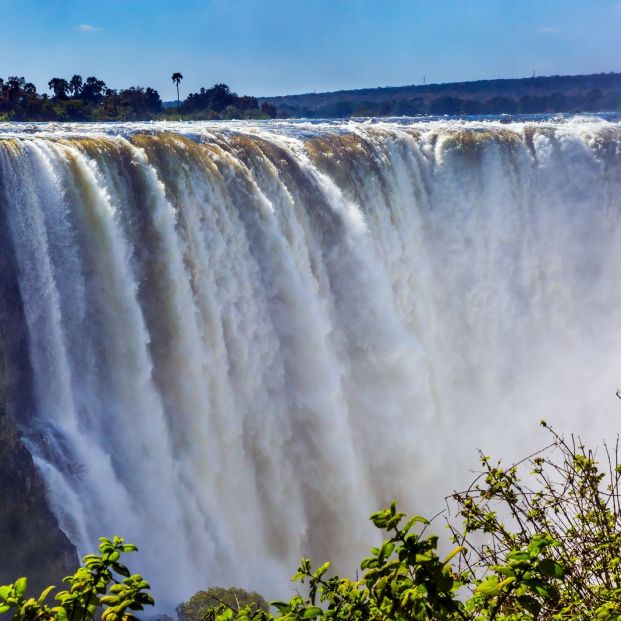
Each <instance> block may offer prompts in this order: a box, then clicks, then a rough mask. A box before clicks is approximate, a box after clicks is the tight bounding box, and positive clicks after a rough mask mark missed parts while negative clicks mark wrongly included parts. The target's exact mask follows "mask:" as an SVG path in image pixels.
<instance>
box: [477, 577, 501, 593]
mask: <svg viewBox="0 0 621 621" xmlns="http://www.w3.org/2000/svg"><path fill="white" fill-rule="evenodd" d="M476 590H477V592H478V593H482V594H483V595H489V596H491V597H493V596H494V595H498V594H499V593H500V585H499V584H498V582H496V580H494V579H488V580H486V581H485V582H481V584H479V586H478V587H477V588H476Z"/></svg>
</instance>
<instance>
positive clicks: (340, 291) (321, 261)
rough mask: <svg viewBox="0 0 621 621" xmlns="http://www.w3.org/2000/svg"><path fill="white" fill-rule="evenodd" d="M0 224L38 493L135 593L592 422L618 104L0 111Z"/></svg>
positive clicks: (409, 494)
mask: <svg viewBox="0 0 621 621" xmlns="http://www.w3.org/2000/svg"><path fill="white" fill-rule="evenodd" d="M0 225H1V226H2V227H5V232H7V236H6V237H7V239H8V240H9V242H8V243H7V244H6V245H5V246H4V247H3V249H2V252H3V253H10V255H11V257H12V259H11V264H12V265H14V270H15V273H14V274H13V275H12V277H14V278H15V279H16V282H17V283H18V288H19V298H20V300H19V303H20V305H21V306H20V309H21V310H20V311H19V316H21V318H22V319H21V321H20V322H18V324H19V325H2V326H0V328H1V332H2V334H3V335H4V334H6V333H11V332H20V331H22V332H23V333H24V334H25V338H26V342H27V347H26V350H25V351H24V360H21V361H18V360H16V361H15V364H16V365H17V364H19V365H21V368H25V369H26V370H27V371H26V372H25V373H23V374H22V375H23V376H24V378H23V380H22V392H23V393H24V394H25V396H24V400H25V402H27V403H28V404H29V405H28V406H27V407H25V409H24V411H23V413H22V415H21V416H20V417H19V421H18V422H19V425H20V428H21V430H22V433H23V434H24V437H23V442H24V444H25V445H26V446H27V448H28V449H29V450H30V452H31V453H32V455H33V457H34V459H35V463H36V465H37V467H38V468H39V470H40V472H41V474H42V475H43V477H44V480H45V483H46V489H47V494H48V502H49V504H50V506H51V507H52V508H53V510H54V512H55V514H56V515H57V517H58V519H59V522H60V524H61V527H62V528H63V530H64V531H65V532H66V533H67V534H68V536H69V537H70V539H71V540H72V541H73V542H74V543H75V544H76V546H77V547H78V550H79V551H80V553H85V552H87V551H90V550H92V548H93V546H94V545H95V544H96V541H97V537H98V536H100V535H106V536H111V535H112V534H120V535H123V536H125V537H126V538H127V540H128V541H132V542H135V543H136V544H138V546H139V547H140V549H141V552H140V555H136V556H135V557H134V558H128V562H129V563H130V567H132V569H135V570H139V571H141V572H142V573H143V574H144V575H145V576H146V577H147V578H148V579H149V580H150V581H151V583H152V585H153V587H154V591H155V594H156V597H157V598H158V600H159V602H160V604H161V605H162V607H163V608H164V609H166V608H167V609H170V608H172V607H173V606H174V605H175V604H176V603H178V602H179V601H181V600H182V599H184V598H187V597H188V596H189V595H191V594H192V593H193V592H194V591H196V590H198V589H199V588H205V587H206V586H209V585H223V586H226V585H238V586H244V587H251V588H254V589H257V590H259V591H262V592H263V593H264V594H265V595H266V596H267V597H272V596H278V595H279V596H281V597H282V596H286V592H284V590H286V588H287V584H288V577H289V576H290V575H291V574H292V573H294V571H295V568H296V567H297V564H296V563H297V561H298V559H299V556H300V555H301V554H302V553H305V554H311V555H312V557H313V558H314V559H315V560H316V561H318V562H320V561H323V560H326V559H332V560H335V561H336V565H337V568H338V569H340V570H343V571H348V572H351V573H353V571H354V568H355V563H356V561H357V560H359V558H361V554H363V553H364V552H365V551H366V550H367V548H368V547H369V546H370V545H372V544H373V543H374V539H373V533H372V532H371V529H370V527H369V525H368V522H367V516H368V514H369V513H370V512H371V511H373V510H375V509H377V508H379V507H380V506H381V505H382V504H383V503H386V502H389V501H391V500H392V499H393V498H396V499H398V500H399V501H400V503H401V504H402V505H403V506H404V507H405V508H406V509H407V510H408V511H413V512H417V513H424V514H426V515H432V514H434V513H436V512H437V511H438V510H441V509H442V508H443V507H444V500H443V499H444V496H445V495H446V494H449V493H450V492H451V491H452V490H453V489H455V488H456V487H458V486H459V485H460V484H463V482H464V481H466V480H468V479H469V478H470V476H471V475H470V474H469V472H468V468H469V467H472V466H473V465H475V464H476V448H478V447H481V448H484V449H485V451H486V452H487V453H491V454H495V455H502V456H505V457H507V458H511V457H514V456H518V455H523V454H524V451H526V450H529V449H530V448H532V447H537V446H539V445H543V444H545V443H546V442H547V437H546V436H545V434H544V433H543V432H540V431H539V430H538V421H539V419H540V418H546V419H547V420H549V421H550V422H552V423H554V424H555V425H556V427H557V428H558V429H559V431H564V432H579V433H582V434H583V435H584V436H586V437H588V438H593V439H595V440H596V441H597V440H600V439H601V438H602V437H604V436H606V435H610V434H614V433H616V432H617V430H618V429H619V425H618V420H619V419H618V417H619V415H620V408H621V403H620V402H619V401H618V400H617V399H616V398H615V394H614V393H615V390H616V388H617V387H618V385H619V384H620V383H621V355H620V354H619V352H620V351H621V347H620V346H621V314H620V313H621V310H620V309H621V123H619V122H610V121H606V120H602V119H597V118H574V119H569V120H567V119H565V120H556V121H555V120H544V121H538V122H515V123H512V124H502V123H500V122H494V121H487V122H483V121H478V122H474V121H472V122H467V121H450V120H437V121H434V122H427V123H423V122H415V121H396V120H395V121H380V122H354V121H352V122H331V123H305V122H297V123H289V122H273V123H260V122H257V123H234V122H231V123H178V124H170V123H169V124H123V125H78V124H76V125H19V124H13V125H9V124H2V125H0ZM5 276H6V275H5ZM3 338H4V337H3ZM0 340H1V339H0Z"/></svg>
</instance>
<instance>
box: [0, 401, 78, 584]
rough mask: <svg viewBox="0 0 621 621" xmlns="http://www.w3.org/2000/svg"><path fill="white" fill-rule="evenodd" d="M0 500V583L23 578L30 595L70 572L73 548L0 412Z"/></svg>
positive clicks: (12, 429) (74, 562)
mask: <svg viewBox="0 0 621 621" xmlns="http://www.w3.org/2000/svg"><path fill="white" fill-rule="evenodd" d="M0 499H1V501H0V584H6V583H8V582H13V581H14V580H16V579H17V578H19V577H20V576H28V582H29V586H30V591H29V592H30V593H31V594H34V593H36V592H37V591H39V590H40V589H42V588H44V587H45V586H47V585H48V584H54V583H57V582H58V581H59V580H61V579H62V578H63V577H64V576H66V575H67V574H68V573H72V572H73V571H75V568H76V567H77V562H78V558H77V553H76V550H75V548H74V546H73V545H72V544H71V542H70V541H69V540H68V539H67V537H66V536H65V534H64V533H63V532H62V531H61V530H60V528H59V527H58V522H57V521H56V518H55V517H54V515H53V513H52V512H51V511H50V509H49V507H48V506H47V503H46V500H45V488H44V485H43V482H42V480H41V477H40V475H39V473H38V471H37V469H36V468H35V465H34V463H33V461H32V457H31V456H30V454H29V453H28V451H27V450H26V449H25V447H24V446H23V445H22V444H21V442H20V440H19V436H18V432H17V429H16V427H15V423H14V422H13V420H12V419H11V417H10V416H9V415H8V414H6V413H0Z"/></svg>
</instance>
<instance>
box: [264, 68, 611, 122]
mask: <svg viewBox="0 0 621 621" xmlns="http://www.w3.org/2000/svg"><path fill="white" fill-rule="evenodd" d="M258 99H259V102H260V103H262V102H268V103H271V104H273V105H275V106H276V107H277V108H278V113H279V116H327V117H331V116H352V115H357V114H361V115H366V114H368V115H390V114H396V115H400V114H484V113H490V114H500V113H503V112H504V113H509V114H512V113H519V112H521V113H535V112H576V111H604V110H620V109H621V73H596V74H589V75H564V76H560V75H553V76H540V77H530V78H501V79H494V80H476V81H470V82H447V83H442V84H418V85H410V86H384V87H376V88H363V89H355V90H341V91H333V92H325V93H303V94H298V95H282V96H277V97H259V98H258Z"/></svg>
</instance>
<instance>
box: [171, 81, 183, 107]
mask: <svg viewBox="0 0 621 621" xmlns="http://www.w3.org/2000/svg"><path fill="white" fill-rule="evenodd" d="M181 80H183V76H182V75H181V74H180V73H179V72H178V71H176V72H175V73H173V74H172V81H173V82H174V83H175V84H176V85H177V113H179V108H180V102H179V82H181Z"/></svg>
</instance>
